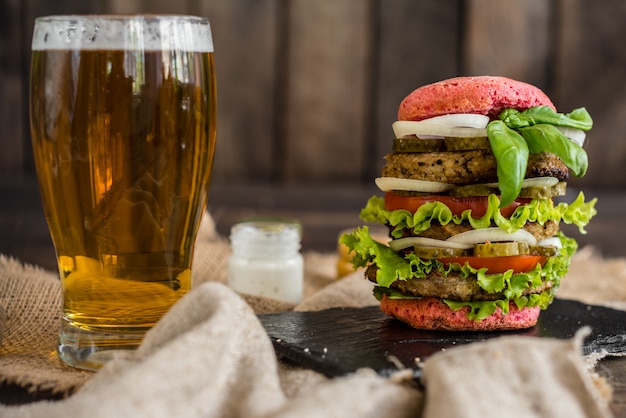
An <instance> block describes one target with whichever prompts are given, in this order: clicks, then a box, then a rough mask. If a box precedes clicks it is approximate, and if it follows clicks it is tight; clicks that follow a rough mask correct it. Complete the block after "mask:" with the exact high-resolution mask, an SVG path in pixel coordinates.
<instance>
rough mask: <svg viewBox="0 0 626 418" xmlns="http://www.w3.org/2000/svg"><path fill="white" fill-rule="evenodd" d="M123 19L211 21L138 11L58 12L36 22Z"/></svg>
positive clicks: (182, 15)
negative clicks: (134, 12) (115, 12)
mask: <svg viewBox="0 0 626 418" xmlns="http://www.w3.org/2000/svg"><path fill="white" fill-rule="evenodd" d="M97 20H103V21H121V22H130V21H135V20H146V21H160V20H171V21H180V22H190V23H193V22H198V23H202V22H206V23H208V22H209V18H208V17H202V16H196V15H187V14H175V13H172V14H169V13H168V14H159V13H154V14H152V13H146V14H143V13H137V14H132V13H129V14H124V13H120V14H106V13H103V14H97V13H94V14H58V15H47V16H38V17H36V18H35V22H48V23H53V22H71V21H97Z"/></svg>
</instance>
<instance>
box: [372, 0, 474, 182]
mask: <svg viewBox="0 0 626 418" xmlns="http://www.w3.org/2000/svg"><path fill="white" fill-rule="evenodd" d="M460 13H461V1H443V2H432V1H414V0H391V1H379V2H378V5H377V13H376V16H377V18H378V19H379V20H378V21H377V23H376V24H377V25H378V34H377V35H378V36H377V39H378V42H377V43H376V45H375V48H376V51H375V58H374V65H375V68H376V70H377V74H376V76H375V79H374V80H373V81H374V86H373V88H374V89H375V90H374V96H373V97H372V104H371V106H372V108H373V112H374V114H373V117H372V121H373V124H372V127H371V130H372V132H374V133H375V138H373V144H372V145H371V146H370V147H369V150H368V156H367V157H368V160H367V162H366V166H367V169H366V171H365V173H364V181H366V182H371V181H372V180H373V178H374V177H377V176H379V175H380V169H381V168H382V165H383V156H384V155H385V154H387V153H388V152H390V151H391V145H392V138H393V131H392V129H391V124H392V123H393V122H394V121H395V120H396V119H397V116H398V106H399V105H400V102H401V101H402V99H404V97H406V96H407V95H408V94H409V93H410V92H411V91H413V90H414V89H416V88H418V87H419V86H422V85H424V84H428V83H432V82H435V81H439V80H443V79H446V78H450V77H454V76H456V75H458V72H459V55H460V50H459V42H458V40H459V38H460V33H459V31H460V29H461V19H462V16H461V15H460Z"/></svg>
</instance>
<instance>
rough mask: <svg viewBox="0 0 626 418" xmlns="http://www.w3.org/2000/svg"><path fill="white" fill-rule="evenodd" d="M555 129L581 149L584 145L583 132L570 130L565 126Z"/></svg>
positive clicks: (584, 135)
mask: <svg viewBox="0 0 626 418" xmlns="http://www.w3.org/2000/svg"><path fill="white" fill-rule="evenodd" d="M557 129H558V130H559V131H561V132H563V135H565V136H566V137H568V138H569V139H570V140H572V141H573V142H575V143H577V144H578V145H580V146H581V147H582V146H583V144H584V143H585V137H586V134H585V131H582V130H580V129H576V128H570V127H567V126H557Z"/></svg>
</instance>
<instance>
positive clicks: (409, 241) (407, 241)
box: [389, 237, 473, 251]
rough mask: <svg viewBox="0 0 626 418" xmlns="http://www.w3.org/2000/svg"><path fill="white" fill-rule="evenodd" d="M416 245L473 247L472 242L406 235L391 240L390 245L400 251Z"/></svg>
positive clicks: (453, 247)
mask: <svg viewBox="0 0 626 418" xmlns="http://www.w3.org/2000/svg"><path fill="white" fill-rule="evenodd" d="M414 245H419V246H421V247H431V248H452V249H458V250H467V249H470V248H472V247H473V245H470V244H459V243H457V242H450V241H442V240H439V239H434V238H425V237H406V238H399V239H394V240H393V241H390V242H389V247H391V249H392V250H394V251H400V250H403V249H405V248H408V247H412V246H414Z"/></svg>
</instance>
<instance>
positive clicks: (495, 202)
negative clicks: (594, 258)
mask: <svg viewBox="0 0 626 418" xmlns="http://www.w3.org/2000/svg"><path fill="white" fill-rule="evenodd" d="M487 200H488V206H487V211H486V212H485V214H484V215H483V216H482V217H479V218H474V217H472V211H471V210H469V209H468V210H466V211H464V212H463V213H462V214H461V216H457V215H453V214H452V211H451V210H450V208H448V207H447V206H446V205H445V204H444V203H442V202H439V201H436V202H428V203H426V204H424V205H422V206H420V208H419V209H418V210H417V211H416V212H415V213H411V212H409V211H408V210H403V209H399V210H393V211H388V210H385V200H384V198H382V197H379V196H372V197H371V198H370V199H369V200H368V201H367V204H366V206H365V208H363V209H362V210H361V214H360V216H361V219H363V220H364V221H366V222H377V223H381V224H384V225H389V226H391V236H392V237H393V238H400V237H402V231H403V230H404V229H409V230H411V231H412V232H413V234H414V235H418V234H420V233H421V232H424V231H426V230H427V229H428V228H430V226H431V225H432V223H433V222H435V223H438V224H441V225H447V224H449V223H450V222H453V223H455V224H457V225H459V224H461V223H462V222H464V221H467V222H469V223H470V224H471V225H472V228H474V229H480V228H488V227H490V226H493V225H496V226H498V227H500V228H502V229H503V230H505V231H507V232H509V233H510V232H515V231H517V230H518V229H520V228H522V227H523V226H524V225H525V224H526V222H537V223H539V224H541V225H543V224H545V223H546V222H548V221H555V222H561V221H562V222H564V223H567V224H573V225H576V226H577V227H578V228H579V230H580V232H581V233H583V234H585V233H586V231H585V226H586V225H587V224H588V223H589V221H590V220H591V218H592V217H593V216H595V215H596V213H597V211H596V209H595V204H596V202H597V199H596V198H594V199H592V200H590V201H589V202H585V195H584V194H583V193H582V192H580V193H579V194H578V197H577V198H576V200H574V201H573V202H572V203H570V204H567V203H565V202H561V203H559V204H557V205H556V206H555V205H554V203H553V202H552V200H551V199H533V200H531V201H530V203H528V204H525V205H521V206H518V207H517V208H516V209H515V211H514V212H513V214H512V215H511V216H510V217H509V218H505V217H504V216H502V214H501V213H500V200H499V199H498V196H496V195H495V194H491V195H489V196H488V199H487Z"/></svg>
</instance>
